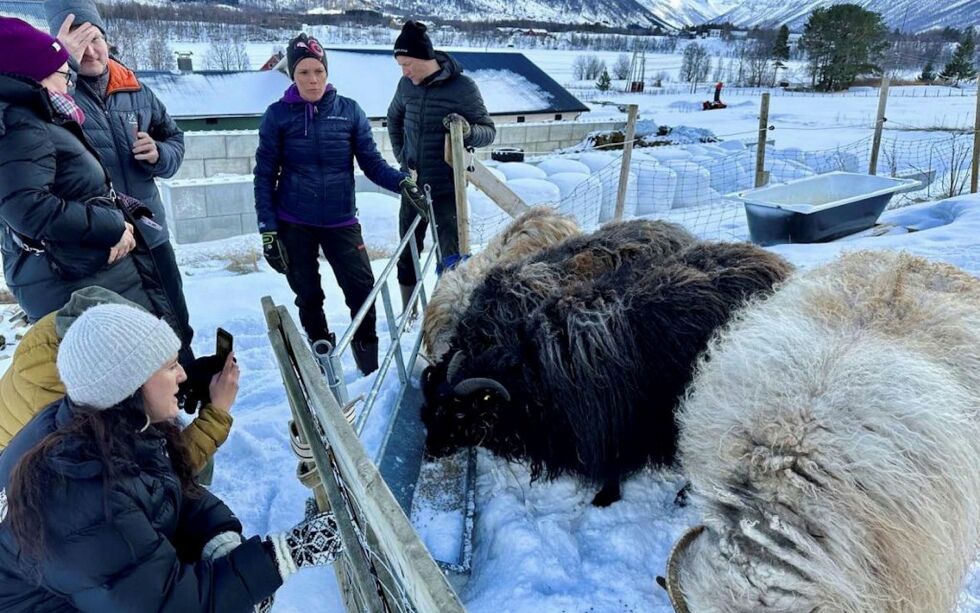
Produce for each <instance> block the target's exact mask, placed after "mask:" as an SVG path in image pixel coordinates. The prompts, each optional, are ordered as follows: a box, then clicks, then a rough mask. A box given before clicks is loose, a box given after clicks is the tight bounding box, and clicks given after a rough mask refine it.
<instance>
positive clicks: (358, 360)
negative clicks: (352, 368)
mask: <svg viewBox="0 0 980 613" xmlns="http://www.w3.org/2000/svg"><path fill="white" fill-rule="evenodd" d="M351 349H352V350H353V351H354V363H355V364H357V369H358V370H360V371H361V373H362V374H363V375H365V376H367V375H370V374H371V373H373V372H374V371H376V370H378V340H377V339H375V340H373V341H354V342H353V343H351Z"/></svg>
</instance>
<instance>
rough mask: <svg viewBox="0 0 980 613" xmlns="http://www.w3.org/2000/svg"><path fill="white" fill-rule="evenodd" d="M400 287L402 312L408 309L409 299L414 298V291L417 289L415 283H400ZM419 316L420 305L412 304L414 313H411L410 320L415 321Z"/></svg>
mask: <svg viewBox="0 0 980 613" xmlns="http://www.w3.org/2000/svg"><path fill="white" fill-rule="evenodd" d="M398 287H399V289H401V291H402V313H404V312H405V311H407V310H408V301H409V300H411V299H412V292H414V291H415V286H414V285H401V284H399V285H398ZM418 316H419V311H418V307H417V306H416V305H414V304H413V305H412V314H411V315H409V316H408V318H409V319H410V320H412V321H415V319H416V318H417V317H418Z"/></svg>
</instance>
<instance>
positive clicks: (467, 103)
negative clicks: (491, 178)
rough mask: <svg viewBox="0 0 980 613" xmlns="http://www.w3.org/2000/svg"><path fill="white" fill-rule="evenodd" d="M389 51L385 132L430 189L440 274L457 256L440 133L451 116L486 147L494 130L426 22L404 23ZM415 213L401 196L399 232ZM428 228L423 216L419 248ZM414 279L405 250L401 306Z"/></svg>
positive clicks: (449, 173) (469, 138)
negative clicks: (392, 81) (395, 72)
mask: <svg viewBox="0 0 980 613" xmlns="http://www.w3.org/2000/svg"><path fill="white" fill-rule="evenodd" d="M394 54H395V61H397V62H398V65H399V66H400V67H401V71H402V78H401V80H400V81H399V82H398V88H397V89H396V90H395V96H394V98H393V99H392V101H391V105H390V106H389V107H388V135H389V137H390V138H391V146H392V149H394V153H395V158H396V159H397V160H398V163H399V164H401V168H402V170H405V171H409V172H413V173H415V174H416V179H417V181H418V182H419V184H423V185H428V186H429V187H430V188H431V192H432V193H431V196H432V208H433V213H434V215H435V223H436V229H437V231H438V237H439V249H440V250H441V254H442V260H441V261H440V262H439V265H438V267H437V268H438V270H439V271H440V272H441V271H442V270H444V269H446V268H452V267H453V266H455V265H456V263H457V262H458V261H459V259H460V253H459V232H458V230H457V227H456V195H455V191H454V183H453V169H452V167H451V166H450V165H449V164H447V163H446V161H445V157H444V156H445V136H446V134H447V133H448V132H449V126H450V124H451V122H452V121H453V120H454V119H459V120H462V122H463V144H464V145H466V146H467V147H486V146H487V145H490V144H491V143H492V142H493V139H494V138H495V137H496V134H497V132H496V129H495V128H494V125H493V120H492V119H490V115H488V114H487V109H486V106H484V104H483V96H481V95H480V90H479V88H477V86H476V83H474V82H473V80H472V79H470V78H469V77H468V76H466V75H464V74H463V68H462V67H461V66H460V65H459V62H457V61H456V60H455V59H454V58H453V57H452V56H450V55H449V54H448V53H445V52H442V51H435V50H434V49H433V47H432V41H431V40H430V39H429V35H428V34H427V33H426V27H425V24H422V23H419V22H417V21H406V22H405V25H404V26H403V27H402V31H401V34H399V35H398V38H397V39H395V50H394ZM415 215H416V210H415V207H413V206H412V205H411V203H410V202H408V201H407V199H405V198H403V199H402V206H401V210H400V213H399V216H398V225H399V234H400V235H401V236H404V235H405V233H406V232H407V231H408V228H409V227H410V226H411V224H412V221H414V219H415ZM427 226H428V224H427V223H425V220H423V223H420V224H419V225H418V228H417V229H416V232H415V237H416V241H417V244H418V248H419V252H421V251H422V246H423V242H424V238H425V231H426V228H427ZM416 282H417V279H416V278H415V267H414V265H413V264H412V256H411V253H410V252H409V251H408V250H405V252H404V253H402V256H401V257H400V258H399V260H398V283H399V285H400V286H401V293H402V302H403V304H407V303H408V299H409V297H410V296H411V294H412V291H413V290H414V289H415V284H416Z"/></svg>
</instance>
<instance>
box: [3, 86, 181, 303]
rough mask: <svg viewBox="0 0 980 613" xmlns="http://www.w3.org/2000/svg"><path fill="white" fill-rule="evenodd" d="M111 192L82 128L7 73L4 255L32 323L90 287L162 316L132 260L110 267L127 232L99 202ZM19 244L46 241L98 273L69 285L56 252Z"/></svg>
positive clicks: (119, 215)
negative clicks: (62, 118)
mask: <svg viewBox="0 0 980 613" xmlns="http://www.w3.org/2000/svg"><path fill="white" fill-rule="evenodd" d="M108 193H109V182H108V177H107V176H106V172H105V169H104V168H103V167H102V164H101V163H100V162H99V158H98V156H97V154H96V153H95V151H94V150H93V149H92V148H91V147H90V146H89V145H88V143H87V141H86V140H85V137H84V135H83V134H82V131H81V128H80V127H79V126H78V124H76V123H75V122H71V121H68V122H61V121H59V120H56V119H55V118H54V111H53V110H52V107H51V102H50V99H49V97H48V94H47V91H46V90H44V89H43V88H42V87H41V86H40V85H38V84H37V83H35V82H33V81H30V80H27V79H22V78H20V77H15V76H12V75H4V74H0V222H2V223H0V252H2V254H3V268H4V275H5V277H6V282H7V286H8V287H9V288H10V291H11V292H13V294H14V296H15V297H16V298H17V302H18V303H19V304H20V306H21V308H23V309H24V311H25V312H26V313H27V316H28V318H29V319H30V320H31V321H35V320H37V319H40V318H41V317H43V316H45V315H47V314H48V313H50V312H51V311H54V310H57V309H60V308H61V307H62V306H64V305H65V303H67V302H68V298H69V297H70V296H71V293H72V292H73V291H75V290H76V289H79V288H82V287H86V286H89V285H99V286H102V287H105V288H106V289H111V290H112V291H114V292H116V293H118V294H121V295H123V296H125V297H126V298H128V299H130V300H132V301H134V302H136V303H138V304H141V305H143V306H144V307H146V308H148V309H151V310H154V312H156V309H153V308H152V304H151V301H150V299H149V296H148V295H147V294H146V292H145V291H144V289H143V287H142V285H141V277H140V274H139V273H138V271H137V268H136V265H135V263H134V261H133V258H132V257H129V256H127V257H125V258H123V259H122V260H119V261H117V262H116V263H114V264H112V265H108V264H105V262H107V260H108V258H109V249H110V248H111V247H112V246H113V245H115V244H116V243H117V242H119V239H120V238H121V237H122V233H123V229H124V226H123V213H122V212H121V211H119V210H118V209H116V208H114V207H112V206H104V201H101V200H93V199H95V198H97V197H101V196H106V195H107V194H108ZM18 240H20V241H21V242H25V243H26V244H30V245H31V246H35V247H39V246H40V245H42V244H43V243H46V244H47V245H48V247H49V249H48V250H50V251H52V252H54V253H57V254H58V258H59V259H60V260H62V261H69V262H72V263H75V264H83V263H84V264H85V267H86V268H87V269H91V270H97V272H95V273H93V274H90V275H88V276H85V277H83V278H77V279H72V280H70V281H68V280H65V279H63V278H61V277H60V276H58V274H56V273H55V271H54V270H53V268H52V266H51V257H50V256H49V254H47V253H31V252H28V251H25V250H24V249H22V248H21V247H20V246H19V245H18ZM100 266H101V268H99V267H100ZM158 314H162V313H158Z"/></svg>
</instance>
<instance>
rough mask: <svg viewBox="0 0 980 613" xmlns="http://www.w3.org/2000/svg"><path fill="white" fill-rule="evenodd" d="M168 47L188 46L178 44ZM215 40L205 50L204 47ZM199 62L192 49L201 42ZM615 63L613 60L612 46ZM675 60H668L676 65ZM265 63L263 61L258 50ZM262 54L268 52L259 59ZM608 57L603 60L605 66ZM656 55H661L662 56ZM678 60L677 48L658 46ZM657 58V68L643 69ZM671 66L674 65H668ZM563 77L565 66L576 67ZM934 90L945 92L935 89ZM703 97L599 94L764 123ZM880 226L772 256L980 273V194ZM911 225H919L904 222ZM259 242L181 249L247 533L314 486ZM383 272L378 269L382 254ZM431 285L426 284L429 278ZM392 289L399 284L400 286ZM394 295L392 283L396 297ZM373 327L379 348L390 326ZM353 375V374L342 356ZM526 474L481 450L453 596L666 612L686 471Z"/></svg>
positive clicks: (832, 143)
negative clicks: (290, 399) (464, 579)
mask: <svg viewBox="0 0 980 613" xmlns="http://www.w3.org/2000/svg"><path fill="white" fill-rule="evenodd" d="M173 48H174V50H183V49H182V47H181V45H180V44H174V45H173ZM205 48H206V46H202V47H201V48H200V51H201V52H202V53H203V51H204V49H205ZM193 50H194V51H195V58H198V57H199V55H198V49H197V48H194V49H193ZM270 51H271V45H269V44H262V45H261V49H260V48H258V47H256V48H255V49H253V48H252V46H251V45H250V48H249V54H250V57H252V58H253V59H255V58H257V57H259V56H261V55H263V54H265V55H266V56H267V55H268V53H269V52H270ZM526 53H527V54H528V55H529V56H530V57H531V58H532V59H533V60H534V61H536V62H538V63H539V64H540V65H541V66H542V67H543V68H544V69H545V70H547V71H548V72H549V73H551V74H552V75H553V76H554V77H555V78H556V79H557V80H559V81H560V82H566V81H567V80H568V77H567V76H566V75H565V73H564V72H563V71H564V70H565V68H564V67H565V66H568V70H569V71H570V65H571V58H572V57H574V55H575V53H574V52H544V51H528V52H526ZM610 55H611V56H612V59H615V55H616V54H610ZM667 58H670V59H669V60H668V59H667ZM256 61H258V60H256ZM262 61H264V58H262ZM608 61H609V60H608V59H607V62H608ZM658 61H659V60H658ZM663 61H664V62H665V66H666V65H667V63H668V62H676V66H675V67H673V68H671V69H672V70H676V68H677V67H679V65H680V56H679V55H678V56H665V59H664V60H663ZM649 65H650V64H649V61H648V70H649ZM665 69H666V68H665ZM568 75H570V72H569V73H568ZM930 91H936V90H930ZM703 97H704V96H703V95H700V94H697V95H683V94H675V95H668V96H650V95H643V94H622V93H607V94H605V95H603V96H602V98H601V99H602V100H607V101H610V102H615V103H624V102H636V103H638V104H640V106H641V118H642V119H646V120H652V121H654V122H656V123H657V124H666V125H687V126H693V127H701V128H708V129H711V130H713V131H714V132H715V133H716V134H719V135H724V136H728V137H729V138H733V139H751V138H754V136H755V131H756V129H757V123H758V119H757V112H758V98H757V97H743V96H736V95H733V96H732V97H731V98H728V99H727V101H728V102H729V103H730V104H731V106H730V107H729V108H728V109H725V110H722V111H713V112H709V113H704V112H695V111H693V110H692V109H693V108H695V106H694V105H696V104H699V102H700V100H701V99H703ZM876 104H877V101H876V99H875V98H874V97H867V98H863V97H833V98H826V97H816V96H813V97H779V96H777V97H774V98H773V99H772V106H771V111H770V119H771V123H772V124H773V125H774V126H775V130H774V131H773V132H771V133H770V134H769V137H770V138H773V139H775V141H776V146H777V148H784V147H785V148H791V147H796V148H800V149H803V150H805V151H814V150H821V149H830V148H834V147H838V146H841V145H846V144H848V143H852V142H855V141H857V140H860V139H864V138H867V137H869V136H870V134H871V132H870V128H871V124H872V122H873V120H874V113H875V108H876ZM974 104H975V102H974V99H973V98H971V97H962V98H961V97H952V98H938V99H935V100H933V99H929V100H924V99H922V98H904V97H898V96H896V97H894V98H893V99H891V100H890V101H889V107H888V112H887V117H888V119H889V121H888V124H887V126H888V127H889V128H895V129H889V130H888V131H887V132H886V135H887V136H889V137H891V136H896V137H902V138H908V139H922V138H925V139H931V138H938V137H940V136H942V134H939V133H936V132H932V131H924V132H918V131H904V130H898V129H897V128H906V129H907V128H908V127H910V126H912V127H919V128H925V129H935V128H939V127H962V126H963V125H964V124H972V118H973V116H972V111H973V105H974ZM590 106H591V107H592V109H593V110H592V112H591V113H588V114H586V115H585V116H583V118H596V119H598V118H606V117H616V118H621V117H623V114H622V113H620V112H619V111H618V110H616V108H615V106H604V105H600V104H597V103H595V102H592V103H590ZM359 203H360V216H361V221H362V225H363V226H364V229H365V238H366V242H367V243H368V245H369V246H370V247H372V248H373V249H374V250H375V251H376V252H378V253H383V252H385V251H388V252H390V250H391V249H392V247H393V246H394V245H395V244H396V243H397V223H396V212H395V211H396V202H395V200H394V199H392V198H388V197H386V196H380V195H376V194H361V195H360V196H359ZM881 221H883V222H886V223H891V224H894V226H895V228H894V229H892V230H891V231H890V232H888V233H887V234H885V235H883V236H872V235H871V234H870V233H862V234H861V235H858V236H855V237H849V238H847V239H843V240H840V241H837V242H834V243H829V244H823V245H792V246H780V247H774V248H773V250H774V251H776V252H778V253H781V254H782V255H784V256H785V257H787V258H789V259H790V260H791V261H793V262H794V263H795V264H797V265H800V266H803V267H809V266H813V265H817V264H819V263H821V262H824V261H827V260H829V259H831V258H833V257H834V256H835V255H836V254H837V253H839V252H840V251H842V250H850V249H865V248H869V249H905V250H908V251H910V252H912V253H917V254H921V255H924V256H926V257H930V258H935V259H938V260H943V261H947V262H950V263H952V264H955V265H958V266H961V267H962V268H964V269H965V270H967V271H969V272H970V273H971V274H974V275H977V276H980V198H978V197H964V198H959V199H954V200H947V201H942V202H938V203H924V204H919V205H915V206H912V207H908V208H904V209H898V210H894V211H890V212H887V213H885V215H884V216H883V217H882V220H881ZM905 228H912V229H914V230H916V231H915V232H911V233H910V232H908V231H907V230H906V229H905ZM258 252H259V241H258V237H257V236H247V237H239V238H234V239H228V240H225V241H218V242H214V243H205V244H201V245H192V246H178V247H177V253H178V259H179V261H180V262H181V265H182V269H183V271H184V275H185V277H184V287H185V292H186V294H187V299H188V306H189V308H190V311H191V320H192V324H193V326H194V328H195V329H196V331H197V335H196V339H195V343H194V347H195V350H196V351H197V352H198V353H201V354H204V353H210V352H212V351H213V344H214V329H215V327H217V326H222V327H224V328H226V329H227V330H229V331H230V332H232V334H234V335H235V346H236V353H237V356H238V360H239V363H240V364H241V366H242V380H241V385H242V387H241V393H240V395H239V400H238V403H237V404H236V406H235V408H234V411H233V415H234V416H235V424H234V427H233V429H232V433H231V436H230V437H229V439H228V441H227V443H226V444H225V445H224V446H223V447H222V448H221V449H220V451H219V452H218V455H217V462H216V470H215V481H214V491H215V492H216V493H217V494H218V495H219V496H221V497H222V498H223V499H224V500H225V501H226V502H228V504H229V506H230V507H231V508H232V509H233V510H234V511H235V512H236V514H237V515H238V516H239V517H240V518H241V520H242V522H243V524H244V525H245V528H246V531H247V532H248V533H250V534H251V533H266V532H268V531H273V530H281V529H285V528H288V527H289V526H291V525H292V524H293V523H294V522H296V521H297V520H298V519H300V517H301V515H302V512H303V503H304V501H305V499H306V498H307V496H308V493H309V492H308V490H306V489H305V488H303V487H302V486H301V485H300V484H299V482H298V481H297V480H296V478H295V474H294V471H295V466H296V462H295V459H294V456H293V455H292V452H291V451H290V450H289V445H288V440H287V434H286V429H285V426H286V422H287V420H288V418H289V408H288V405H287V403H286V399H285V394H284V392H283V390H282V385H281V380H280V376H279V372H278V368H277V366H276V364H275V362H274V359H273V356H272V351H271V349H270V347H269V344H268V341H267V338H266V332H265V321H264V318H263V316H262V311H261V307H260V304H259V300H260V298H261V297H262V296H264V295H271V296H272V297H273V298H274V300H275V301H276V302H277V303H280V304H287V305H289V308H290V311H291V312H292V313H293V315H294V317H295V308H294V307H292V294H291V292H290V290H289V288H288V286H287V284H286V282H285V279H284V278H283V277H282V276H280V275H278V274H275V273H274V272H272V271H271V270H270V269H269V268H268V267H267V266H266V265H265V263H264V262H263V263H260V264H259V266H258V271H256V272H249V273H247V274H237V273H235V272H231V271H229V270H228V269H227V265H228V263H229V260H236V261H241V260H243V259H247V256H248V255H249V254H253V255H254V254H256V253H258ZM373 265H374V268H375V272H376V273H378V272H380V271H381V269H382V268H383V266H384V261H383V260H380V259H379V260H375V261H374V263H373ZM323 270H324V271H325V276H324V281H323V283H324V290H325V292H326V294H327V296H328V298H327V307H326V310H327V314H328V318H329V321H330V322H331V327H332V328H333V329H335V330H337V331H338V332H339V331H341V330H343V329H344V327H345V326H346V325H347V323H348V322H349V320H350V317H349V313H348V312H347V311H346V308H345V307H344V304H343V299H342V297H341V294H340V291H339V289H338V287H337V285H336V283H335V281H334V279H333V277H332V275H330V274H329V273H328V272H326V268H325V265H324V267H323ZM430 281H431V280H430ZM393 289H394V288H393ZM394 293H395V294H396V295H397V290H396V291H395V292H394ZM11 311H12V309H11V308H10V307H6V308H4V309H3V312H2V314H3V316H4V319H3V321H0V334H4V335H5V336H6V338H7V340H8V341H11V342H10V344H8V346H7V348H5V349H3V350H2V351H0V371H2V370H3V369H5V368H7V367H8V366H9V363H10V360H9V356H10V354H11V353H12V348H13V346H14V344H15V343H14V342H13V341H15V338H16V336H15V335H16V333H17V332H18V331H20V332H22V331H23V328H22V327H17V328H15V327H12V326H11V322H10V313H11ZM378 335H379V337H380V338H381V339H382V342H383V343H384V342H385V339H386V338H387V336H388V335H387V330H386V327H385V324H384V322H383V321H382V320H379V323H378ZM346 359H347V361H346V362H345V370H346V371H347V372H349V373H354V372H355V369H354V365H353V362H352V360H351V358H350V357H349V356H347V358H346ZM347 379H348V383H349V385H350V389H351V392H352V396H355V395H356V394H358V393H360V392H361V391H365V390H366V389H367V387H368V385H369V384H370V380H369V379H358V378H356V377H355V376H354V375H352V374H350V375H348V377H347ZM395 392H396V390H395V388H394V384H393V383H391V384H388V385H387V387H386V388H385V389H384V390H383V392H382V399H381V401H380V403H379V405H378V408H377V410H376V413H375V414H374V416H373V417H372V420H371V421H370V422H369V423H368V427H367V430H366V433H365V437H364V441H365V444H366V446H368V447H369V448H373V447H374V446H376V445H377V444H378V440H379V437H380V433H381V431H382V428H383V425H384V422H385V419H386V418H387V417H388V416H389V415H390V413H391V409H392V407H391V404H392V402H393V398H394V395H395ZM528 481H529V475H528V472H527V470H526V469H525V468H523V467H521V466H519V465H515V464H509V463H506V462H502V461H500V460H497V459H495V458H494V457H492V456H490V455H489V454H486V453H481V454H480V455H479V476H478V483H477V488H478V489H477V496H478V498H477V523H476V527H475V534H474V538H475V542H474V546H475V551H474V562H473V564H474V570H473V574H472V576H471V578H470V580H469V582H468V583H467V584H466V585H465V586H463V588H462V589H461V590H460V596H461V598H462V600H463V602H464V603H465V605H466V607H467V609H468V610H469V611H472V612H475V613H498V612H500V611H507V612H508V613H511V612H514V613H523V612H528V613H551V612H559V611H563V612H569V613H578V612H585V611H592V612H600V613H604V612H610V613H614V612H619V611H634V612H644V613H645V612H651V613H652V612H657V613H660V612H664V613H666V612H668V611H670V610H671V609H670V606H669V604H668V602H667V599H666V596H665V595H664V593H663V592H662V591H661V590H660V588H659V587H657V586H656V584H655V583H654V580H653V579H654V576H655V575H657V574H660V573H662V572H663V567H664V561H665V558H666V555H667V552H668V550H669V547H670V546H671V544H672V543H673V541H674V539H675V538H676V537H677V536H678V535H679V534H680V533H681V532H682V531H683V530H684V529H685V528H686V527H687V526H689V525H691V524H693V523H696V522H697V521H698V518H697V514H696V510H695V509H693V508H678V507H676V506H675V505H674V504H673V500H674V496H675V493H676V490H677V488H678V487H679V485H680V483H681V477H680V476H679V475H677V474H675V473H673V472H671V471H666V470H647V471H644V472H642V473H641V474H639V475H637V476H636V477H634V478H632V479H630V480H629V481H627V482H626V483H625V485H624V491H623V500H622V501H621V502H619V503H616V504H615V505H613V506H612V507H610V508H607V509H596V508H593V507H591V506H590V505H589V501H590V500H591V497H592V495H593V494H594V492H593V491H592V490H591V489H589V488H583V487H580V486H579V485H578V484H577V483H576V482H575V480H573V479H570V478H565V479H559V480H557V481H554V482H550V483H535V484H533V485H530V484H529V482H528ZM443 529H444V525H442V524H440V523H439V522H438V521H436V522H433V523H431V524H429V525H420V533H421V534H422V536H423V539H424V540H426V541H427V542H429V543H432V545H433V546H436V545H437V544H438V543H439V542H440V541H441V540H444V539H445V534H444V533H443ZM274 610H275V611H276V612H278V613H284V612H290V613H292V612H296V613H300V612H302V613H307V612H308V611H311V610H316V611H330V612H333V611H340V610H342V607H341V604H340V598H339V594H338V592H337V588H336V584H335V581H334V577H333V573H332V571H330V570H329V569H318V570H313V571H306V572H302V573H299V575H298V576H296V577H294V578H293V579H291V580H290V582H289V583H288V584H287V585H286V586H285V587H284V588H283V589H282V590H281V591H280V593H279V594H278V595H277V601H276V607H275V609H274ZM977 611H980V566H978V567H977V568H975V570H974V573H973V574H972V576H971V578H970V580H969V581H968V584H967V585H966V586H965V589H964V592H963V596H962V603H961V612H962V613H975V612H977Z"/></svg>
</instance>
